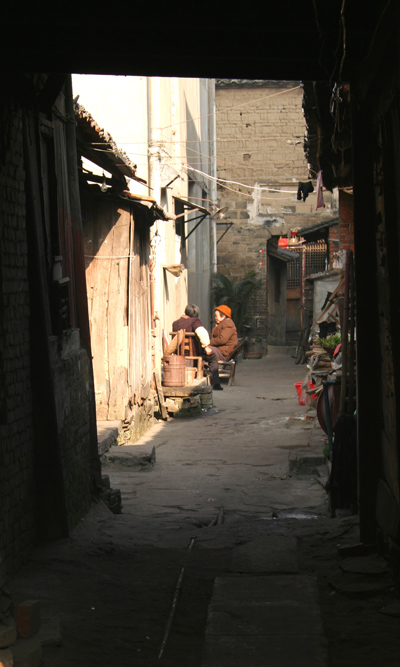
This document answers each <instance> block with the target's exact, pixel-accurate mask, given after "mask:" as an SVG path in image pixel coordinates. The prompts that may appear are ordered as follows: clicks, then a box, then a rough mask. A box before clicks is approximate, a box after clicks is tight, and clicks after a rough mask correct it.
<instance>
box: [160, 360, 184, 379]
mask: <svg viewBox="0 0 400 667" xmlns="http://www.w3.org/2000/svg"><path fill="white" fill-rule="evenodd" d="M162 383H163V386H164V387H184V386H185V357H183V356H180V355H178V354H171V355H167V356H165V357H163V380H162Z"/></svg>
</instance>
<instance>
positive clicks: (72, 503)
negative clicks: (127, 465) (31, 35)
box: [0, 94, 94, 575]
mask: <svg viewBox="0 0 400 667" xmlns="http://www.w3.org/2000/svg"><path fill="white" fill-rule="evenodd" d="M17 99H18V98H17V96H15V97H14V99H13V97H12V95H11V94H9V97H8V101H7V102H3V104H2V105H0V117H1V119H2V125H1V130H0V213H1V220H0V562H1V567H2V569H4V571H5V573H6V575H11V574H12V573H13V572H14V571H16V570H17V569H18V568H19V567H20V565H21V564H22V562H23V561H24V560H25V559H26V558H27V557H28V555H29V553H30V552H31V550H32V548H33V546H34V544H35V542H36V540H37V539H38V535H39V531H40V529H41V528H42V525H43V517H42V516H41V512H43V511H44V509H43V507H40V505H41V504H40V502H38V499H40V497H41V496H43V491H44V490H46V487H47V484H46V479H48V480H49V479H51V477H52V476H53V469H52V467H51V465H49V464H48V465H47V467H46V461H44V465H42V466H41V470H40V471H38V470H37V466H36V463H37V461H38V456H37V454H38V451H39V449H40V448H41V445H42V443H43V438H47V443H48V449H50V451H51V448H52V447H53V446H55V443H54V442H53V433H49V432H48V430H47V431H46V415H48V414H49V411H50V410H51V407H50V406H49V405H47V404H46V405H43V400H42V403H41V405H42V407H43V414H44V415H45V418H44V423H41V425H40V428H39V430H38V428H37V426H38V424H37V411H36V410H35V412H34V410H33V404H34V400H33V398H34V396H33V391H34V390H33V388H32V387H33V386H34V385H35V386H36V387H39V388H40V387H42V388H44V386H48V385H47V384H46V385H45V382H46V379H45V376H44V375H43V377H42V373H41V369H39V372H38V375H37V376H36V375H35V376H33V375H32V362H33V360H35V359H36V358H37V356H38V355H37V352H38V348H37V347H36V346H37V344H38V343H37V342H36V343H35V344H34V343H33V341H32V340H31V332H32V322H35V321H37V318H38V317H39V315H38V313H37V312H36V310H35V309H34V308H33V306H32V301H31V299H32V298H33V296H32V291H33V293H34V290H30V285H31V284H30V273H29V272H30V266H31V264H30V262H29V261H28V253H29V252H30V251H29V248H30V247H31V240H29V243H28V229H27V204H26V201H27V192H28V191H27V187H26V185H27V184H26V176H25V164H26V163H25V157H26V156H24V139H23V134H24V126H23V123H24V122H25V114H24V106H23V105H22V103H21V102H19V101H16V100H17ZM31 236H32V229H31V227H30V228H29V238H31ZM44 270H45V269H44ZM40 345H43V347H46V345H47V341H40ZM52 370H53V376H54V384H55V387H56V394H57V395H56V396H55V399H56V403H57V406H58V408H57V415H56V424H57V426H56V428H58V432H59V445H60V455H61V467H62V470H61V476H62V482H63V485H64V492H65V494H64V495H65V505H66V514H67V522H68V525H69V527H71V526H73V525H75V524H76V523H77V521H78V520H79V519H80V517H82V516H83V514H84V513H85V512H86V511H87V509H88V507H89V505H90V494H91V480H90V457H89V451H90V449H89V438H90V435H89V430H90V416H89V415H90V405H91V402H94V393H93V386H92V384H91V379H90V378H91V370H90V363H89V359H88V356H87V353H86V352H85V351H84V350H82V349H81V348H80V345H79V344H78V347H77V348H76V349H74V350H73V351H70V354H66V355H64V356H62V355H61V353H60V347H59V342H58V341H57V344H56V350H55V356H54V358H53V361H52ZM34 380H35V382H34ZM51 391H53V390H52V389H51ZM35 398H36V399H37V400H38V401H40V400H41V397H40V393H39V394H38V391H37V390H36V391H35ZM51 509H52V508H50V513H51Z"/></svg>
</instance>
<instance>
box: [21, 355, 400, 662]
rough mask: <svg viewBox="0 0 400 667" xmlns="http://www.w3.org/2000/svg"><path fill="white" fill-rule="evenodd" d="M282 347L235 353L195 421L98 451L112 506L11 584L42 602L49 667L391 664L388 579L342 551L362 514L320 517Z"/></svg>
mask: <svg viewBox="0 0 400 667" xmlns="http://www.w3.org/2000/svg"><path fill="white" fill-rule="evenodd" d="M289 349H290V348H287V351H286V352H285V351H284V349H283V348H276V349H275V350H274V348H272V349H271V351H270V354H268V356H267V357H264V358H262V359H259V360H240V362H239V365H238V369H237V374H236V382H235V385H234V386H233V387H227V386H226V385H225V389H224V391H223V392H217V393H216V394H214V407H213V408H212V409H210V410H209V411H206V412H204V413H203V414H202V415H201V416H199V417H193V418H186V419H172V420H170V421H169V422H168V423H164V422H159V423H158V424H156V425H155V426H154V427H153V428H152V429H151V430H150V431H149V432H148V433H147V434H146V435H145V436H144V437H143V438H142V439H141V440H140V441H139V442H137V443H135V444H133V445H125V446H122V447H116V446H113V447H111V448H110V449H109V450H108V451H107V452H106V454H105V455H104V456H103V467H102V473H103V475H108V476H109V478H110V484H111V487H112V488H113V489H119V490H120V491H121V496H122V506H123V508H122V513H121V514H113V513H112V512H111V511H110V510H109V509H108V508H107V507H106V505H105V504H104V503H103V502H101V501H100V502H98V503H97V504H95V505H94V506H93V507H92V509H91V511H90V512H89V514H88V515H87V516H86V517H85V518H84V519H82V521H81V523H80V525H79V526H78V527H77V528H76V529H75V530H74V531H73V532H72V534H71V536H70V538H68V539H64V540H61V541H58V542H57V543H54V544H53V545H51V544H50V545H47V546H46V547H43V548H41V549H39V550H36V551H35V552H34V554H33V556H32V558H31V559H30V560H29V561H28V562H27V563H26V565H25V566H24V567H23V568H22V569H21V570H20V572H19V573H18V574H17V576H16V577H15V578H14V579H13V581H12V582H11V584H10V586H9V588H10V591H11V594H12V597H13V600H14V601H15V603H16V604H18V603H19V602H21V601H23V600H25V599H38V600H40V603H41V614H42V621H41V626H42V629H41V636H40V638H41V641H42V646H43V665H44V666H45V667H71V666H72V665H74V667H79V666H81V667H92V666H93V667H94V666H95V665H98V664H113V665H118V666H119V667H131V666H132V665H138V666H139V665H143V666H147V665H158V664H160V665H166V666H167V665H168V666H170V667H178V666H179V667H195V666H197V667H211V666H217V665H218V666H220V667H223V666H225V665H229V666H230V667H234V666H235V665H239V664H246V665H249V666H250V665H252V666H254V667H255V666H257V665H271V667H272V666H273V667H285V665H289V664H290V665H296V666H300V665H301V666H303V665H304V666H305V665H307V667H317V666H318V667H320V666H321V667H322V666H325V665H332V666H338V667H339V666H340V667H344V666H345V665H346V666H348V665H361V664H363V665H364V666H365V665H377V664H384V665H385V666H386V667H390V666H391V665H393V666H394V665H398V664H399V663H398V655H399V649H400V641H399V633H398V619H396V618H393V617H392V616H390V615H385V614H382V613H380V610H381V609H382V608H385V607H388V606H390V604H391V603H393V602H394V601H395V595H394V590H393V584H392V578H391V573H390V571H389V569H388V567H387V565H386V563H385V562H384V561H383V560H381V559H379V558H378V556H377V555H376V554H372V555H370V554H363V556H364V557H363V558H361V559H360V558H352V559H343V557H342V558H340V555H339V552H340V549H338V547H340V548H341V549H342V551H343V553H346V552H345V549H346V548H347V549H348V551H349V553H350V554H351V553H352V549H353V550H354V547H353V545H355V544H357V543H358V542H359V536H358V521H357V517H356V516H349V517H342V518H334V519H332V518H330V517H329V510H328V497H327V494H326V491H325V489H324V485H325V483H326V480H327V473H326V468H325V464H324V457H323V455H322V449H323V445H324V434H323V432H322V430H321V429H320V427H319V425H318V422H317V420H316V419H315V410H313V409H312V408H307V407H305V406H301V405H299V403H298V401H297V395H296V391H295V388H294V383H295V382H297V381H301V380H302V379H303V378H302V376H303V375H304V367H303V368H302V367H301V366H300V367H299V366H296V365H295V364H294V360H293V358H292V357H291V356H290V353H288V351H289ZM360 560H361V561H362V563H361V565H360V563H359V561H360ZM349 561H351V562H352V563H353V565H357V564H358V568H357V567H353V568H351V564H350V566H348V567H347V572H346V568H344V567H343V565H344V564H345V563H348V562H349ZM352 569H353V572H351V570H352ZM357 586H359V587H360V586H361V588H360V589H359V591H360V590H362V595H360V594H358V595H357ZM378 635H379V641H378ZM385 651H386V655H383V653H382V652H385ZM294 655H296V659H294ZM266 656H267V658H266ZM394 656H396V658H394Z"/></svg>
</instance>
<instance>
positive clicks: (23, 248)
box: [0, 103, 35, 568]
mask: <svg viewBox="0 0 400 667" xmlns="http://www.w3.org/2000/svg"><path fill="white" fill-rule="evenodd" d="M3 119H4V121H5V122H4V126H3V131H2V136H1V144H2V146H1V147H2V149H3V150H2V151H1V154H2V156H3V159H2V161H1V164H0V211H1V225H0V253H1V261H0V392H1V393H0V507H1V511H0V557H2V560H3V562H4V563H5V566H6V568H7V567H9V566H10V564H13V566H18V564H19V563H20V562H21V560H22V559H23V558H24V556H25V555H26V553H27V550H28V548H29V547H30V546H31V544H32V542H33V536H34V532H35V517H34V509H35V503H34V476H33V468H32V462H33V415H32V400H31V386H30V339H29V316H30V309H29V284H28V267H27V239H26V228H25V227H26V225H25V193H24V178H25V174H24V169H23V165H24V160H23V136H22V113H21V109H19V108H18V107H17V106H16V105H13V104H12V103H10V104H9V105H8V106H7V107H6V109H4V114H3Z"/></svg>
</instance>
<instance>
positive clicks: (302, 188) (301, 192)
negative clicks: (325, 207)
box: [297, 181, 314, 201]
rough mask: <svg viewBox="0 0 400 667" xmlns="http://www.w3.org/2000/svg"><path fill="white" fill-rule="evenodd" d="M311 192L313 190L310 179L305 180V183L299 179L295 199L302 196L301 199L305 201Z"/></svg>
mask: <svg viewBox="0 0 400 667" xmlns="http://www.w3.org/2000/svg"><path fill="white" fill-rule="evenodd" d="M311 192H314V188H313V184H312V183H311V181H307V182H306V183H302V182H301V181H300V183H299V187H298V190H297V199H298V200H300V199H301V198H303V201H306V199H307V197H308V195H309V194H310V193H311Z"/></svg>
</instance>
